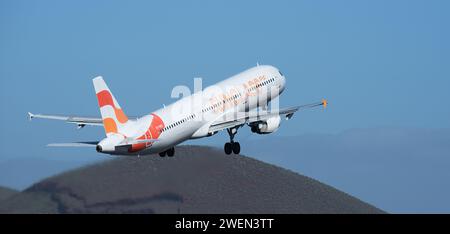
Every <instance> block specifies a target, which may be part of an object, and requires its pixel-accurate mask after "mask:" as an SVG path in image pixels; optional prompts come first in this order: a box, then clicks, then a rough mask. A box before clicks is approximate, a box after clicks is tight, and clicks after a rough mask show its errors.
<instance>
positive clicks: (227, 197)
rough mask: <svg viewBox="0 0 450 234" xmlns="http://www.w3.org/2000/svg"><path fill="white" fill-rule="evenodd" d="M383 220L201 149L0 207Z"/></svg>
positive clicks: (252, 163)
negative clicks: (359, 216)
mask: <svg viewBox="0 0 450 234" xmlns="http://www.w3.org/2000/svg"><path fill="white" fill-rule="evenodd" d="M380 212H382V211H381V210H379V209H377V208H375V207H373V206H371V205H369V204H367V203H365V202H362V201H360V200H358V199H356V198H354V197H352V196H349V195H348V194H345V193H343V192H341V191H338V190H336V189H334V188H332V187H330V186H328V185H325V184H322V183H320V182H318V181H316V180H314V179H311V178H308V177H305V176H302V175H299V174H296V173H294V172H291V171H288V170H285V169H282V168H279V167H276V166H273V165H270V164H266V163H263V162H261V161H258V160H255V159H252V158H248V157H245V156H240V155H238V156H236V155H225V154H223V153H222V151H221V150H218V149H215V148H209V147H200V146H181V147H178V148H177V155H176V156H175V157H173V158H167V157H166V158H160V157H159V156H146V157H140V158H134V157H133V158H132V157H122V158H118V159H114V160H110V161H108V162H103V163H99V164H95V165H91V166H87V167H84V168H81V169H77V170H73V171H69V172H66V173H63V174H60V175H58V176H54V177H51V178H48V179H45V180H43V181H41V182H39V183H37V184H35V185H33V186H31V187H29V188H28V189H26V190H25V191H23V192H21V193H19V194H16V195H14V196H12V197H10V198H9V199H6V200H4V201H1V202H0V213H380Z"/></svg>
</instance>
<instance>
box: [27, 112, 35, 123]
mask: <svg viewBox="0 0 450 234" xmlns="http://www.w3.org/2000/svg"><path fill="white" fill-rule="evenodd" d="M32 118H34V114H33V113H31V112H28V120H30V121H31V119H32Z"/></svg>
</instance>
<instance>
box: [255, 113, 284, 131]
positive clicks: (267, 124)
mask: <svg viewBox="0 0 450 234" xmlns="http://www.w3.org/2000/svg"><path fill="white" fill-rule="evenodd" d="M280 123H281V117H280V116H279V115H277V116H275V117H271V118H268V119H267V120H265V121H260V122H255V123H252V124H250V127H251V130H252V132H254V133H258V134H269V133H272V132H275V131H276V130H277V129H278V127H280Z"/></svg>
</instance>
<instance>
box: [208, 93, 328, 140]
mask: <svg viewBox="0 0 450 234" xmlns="http://www.w3.org/2000/svg"><path fill="white" fill-rule="evenodd" d="M317 106H324V107H326V106H327V101H326V100H325V99H323V100H322V101H321V102H315V103H311V104H306V105H301V106H294V107H289V108H284V109H278V110H268V111H258V112H257V111H254V112H244V113H242V114H240V115H239V114H238V115H237V116H236V117H235V118H232V119H227V120H225V121H216V122H213V123H212V124H211V125H210V127H209V133H214V132H217V131H220V130H224V129H227V128H232V127H236V126H242V125H244V124H249V123H253V122H258V121H264V120H267V119H269V118H270V117H274V116H277V115H281V116H283V115H284V116H285V118H286V119H290V118H292V116H293V115H294V113H295V112H296V111H298V110H303V109H309V108H313V107H317Z"/></svg>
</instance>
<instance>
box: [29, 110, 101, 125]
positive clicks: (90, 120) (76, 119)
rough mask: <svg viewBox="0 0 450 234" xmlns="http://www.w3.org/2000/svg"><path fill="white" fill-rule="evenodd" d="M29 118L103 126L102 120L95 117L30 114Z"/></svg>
mask: <svg viewBox="0 0 450 234" xmlns="http://www.w3.org/2000/svg"><path fill="white" fill-rule="evenodd" d="M28 118H29V119H30V120H31V119H53V120H62V121H66V122H67V123H74V124H77V125H78V126H85V125H94V126H103V121H102V118H95V117H83V116H67V115H66V116H65V115H43V114H33V113H30V112H28Z"/></svg>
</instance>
